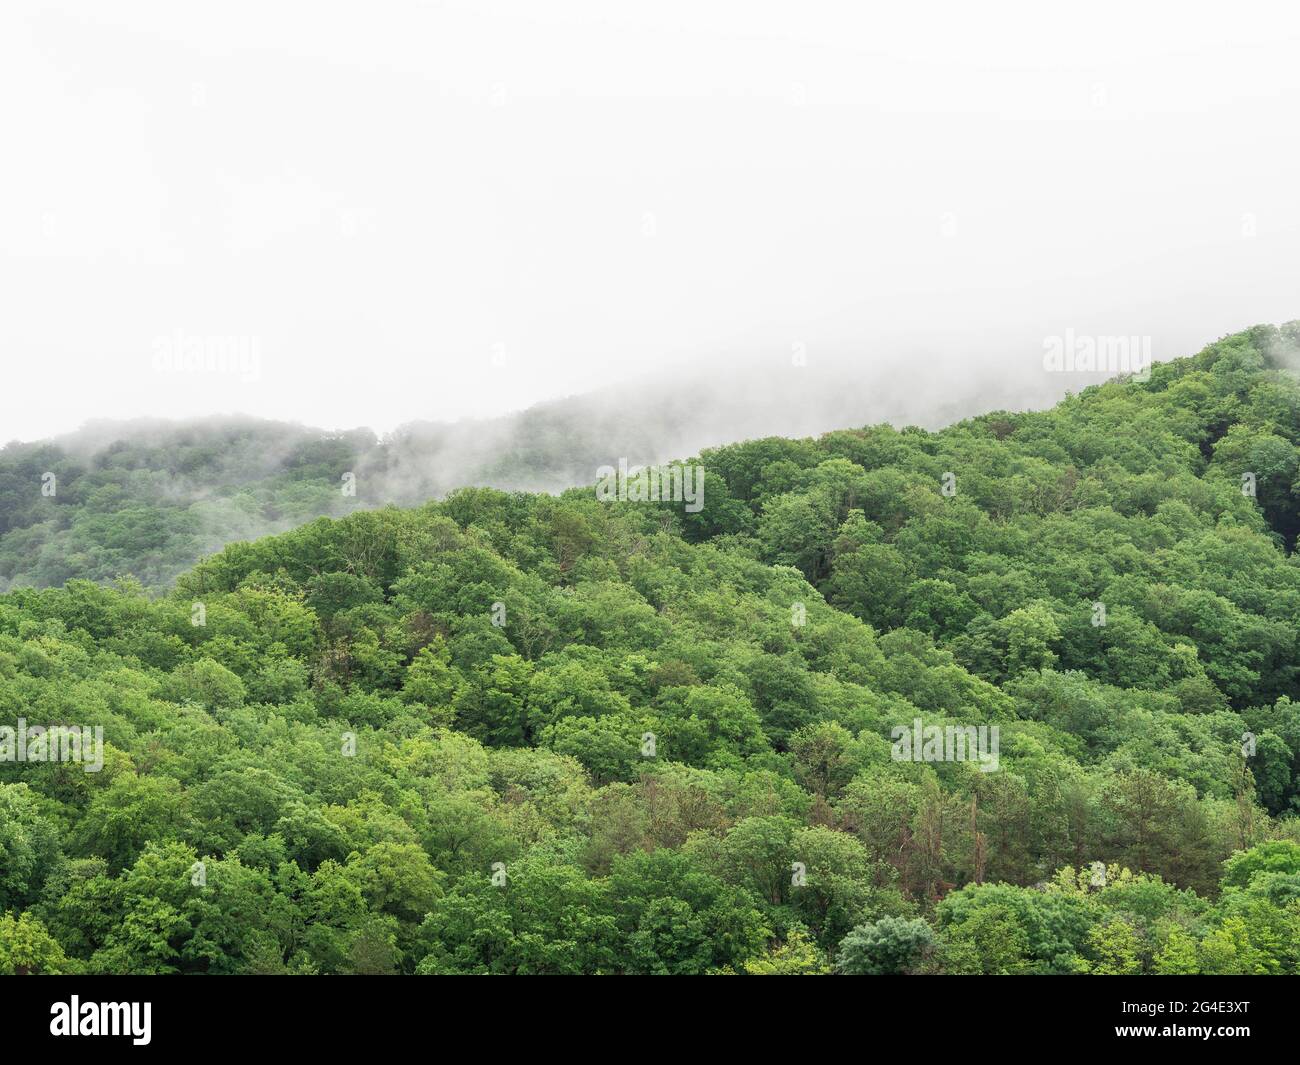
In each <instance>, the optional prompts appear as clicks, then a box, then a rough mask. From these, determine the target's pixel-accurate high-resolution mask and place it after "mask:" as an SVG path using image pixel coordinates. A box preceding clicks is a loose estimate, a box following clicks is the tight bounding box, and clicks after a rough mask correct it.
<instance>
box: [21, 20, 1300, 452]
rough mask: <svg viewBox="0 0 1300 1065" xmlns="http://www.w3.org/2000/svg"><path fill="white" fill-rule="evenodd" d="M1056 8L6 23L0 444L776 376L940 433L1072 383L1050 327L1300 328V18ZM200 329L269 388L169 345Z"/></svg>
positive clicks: (1159, 334) (1214, 332)
mask: <svg viewBox="0 0 1300 1065" xmlns="http://www.w3.org/2000/svg"><path fill="white" fill-rule="evenodd" d="M1063 17H1064V16H1063V15H1062V14H1061V12H1060V11H1059V10H1052V11H1048V10H1045V9H1043V8H1042V7H1041V5H1035V4H1030V3H1023V4H1021V3H990V4H983V5H978V7H975V6H972V5H966V4H959V3H944V4H929V5H912V6H910V7H909V8H908V9H907V10H897V9H892V8H891V9H890V10H888V11H886V12H879V13H876V12H870V11H868V10H867V9H866V6H865V5H861V4H851V3H845V4H808V3H805V4H799V5H780V4H756V3H738V2H736V3H730V2H729V3H701V2H699V0H691V2H680V3H679V2H672V0H655V2H654V3H647V2H636V3H623V4H618V5H611V4H608V3H595V2H593V3H576V2H567V0H549V2H548V3H547V4H546V5H544V9H543V7H542V5H537V4H527V3H506V2H499V3H475V4H468V3H466V4H462V3H451V2H446V3H384V4H369V5H346V6H345V5H325V4H320V3H314V4H313V3H287V2H284V3H273V4H271V3H266V2H260V3H246V2H233V3H224V4H221V5H219V6H212V7H209V8H205V9H198V8H195V7H193V6H190V5H184V6H181V5H175V4H167V3H132V2H119V3H115V4H113V5H112V7H111V10H110V9H108V8H106V7H105V6H104V5H100V4H95V3H91V2H84V3H69V2H63V3H59V2H53V3H52V2H43V3H28V2H11V3H7V4H5V5H4V7H3V9H2V10H0V99H2V100H3V101H4V102H3V104H0V143H3V145H4V155H5V165H4V166H3V168H0V292H2V293H3V297H2V299H3V311H2V313H0V357H2V358H3V360H4V363H3V365H4V371H5V386H4V389H3V392H2V393H0V394H2V395H3V400H2V401H0V437H3V438H4V439H14V438H20V439H37V438H43V437H47V436H51V435H53V434H56V433H60V432H66V431H69V430H72V429H75V428H76V427H77V426H79V425H81V424H83V423H84V422H86V421H87V420H88V419H92V418H132V417H140V416H151V417H164V418H190V417H197V416H202V415H208V414H213V413H218V412H241V413H246V414H251V415H256V416H260V417H268V418H276V419H285V420H296V421H302V422H306V423H309V424H314V425H320V426H325V427H336V428H344V427H351V426H360V425H366V426H370V427H371V428H374V429H376V430H378V431H387V430H391V429H393V428H395V427H396V426H398V425H400V424H402V423H406V422H410V421H413V420H454V419H459V418H468V417H474V418H479V417H487V416H491V415H496V414H501V413H504V412H508V411H512V410H518V409H520V408H523V407H526V406H528V405H530V404H533V403H536V402H539V401H543V400H547V399H552V398H557V397H563V396H567V395H574V394H579V393H586V392H591V391H597V390H599V389H601V388H603V387H605V386H608V385H611V384H616V383H619V382H626V381H629V380H632V379H639V380H642V381H644V380H645V379H647V378H649V379H652V380H653V381H655V382H657V383H658V385H660V386H662V390H665V391H666V394H667V395H668V396H670V397H671V395H672V388H673V382H674V381H675V380H677V379H681V380H682V381H683V382H684V383H683V387H687V385H688V384H690V382H697V381H700V380H707V381H712V382H714V383H713V384H711V385H699V384H690V387H716V388H719V389H724V388H727V387H728V382H741V381H745V380H746V379H747V378H749V377H754V378H755V379H757V378H760V377H761V378H762V379H763V380H764V381H765V382H767V383H768V386H769V394H770V392H771V390H773V389H774V390H775V394H776V395H777V396H778V397H779V396H780V394H781V390H782V388H783V385H782V382H783V380H784V378H782V376H781V375H782V374H794V373H798V374H803V375H805V377H806V378H809V379H811V380H813V381H814V382H815V381H816V380H817V379H818V375H822V377H821V380H822V381H823V382H824V386H823V387H822V388H821V389H820V392H819V390H818V389H817V387H815V386H813V387H809V386H808V383H807V382H806V381H803V382H801V383H800V387H799V389H791V390H790V395H791V397H799V398H798V399H795V398H791V399H790V400H789V402H791V403H794V402H799V403H801V404H803V406H802V407H801V409H800V410H799V412H798V418H797V419H794V418H792V419H790V420H791V421H792V422H793V421H797V422H798V425H799V426H800V427H801V428H803V427H805V426H807V427H809V428H806V429H805V430H804V431H813V428H815V427H816V426H818V425H820V426H821V427H823V428H826V429H830V428H834V427H836V425H838V424H840V422H839V421H837V420H834V421H833V420H832V419H840V418H843V417H848V416H849V413H851V412H849V413H846V412H845V411H844V410H843V409H842V404H840V405H836V406H834V407H828V408H826V409H825V410H824V411H823V410H822V409H820V408H818V407H817V406H816V403H815V401H814V400H811V399H809V397H810V396H816V395H818V394H821V395H831V394H834V393H838V394H841V398H842V393H843V390H844V388H849V387H851V388H856V389H858V390H860V394H861V395H863V396H864V397H869V396H871V395H873V394H876V393H877V392H881V393H883V392H886V391H887V392H888V393H889V395H891V396H899V395H905V396H908V397H909V399H908V403H907V404H906V406H907V407H908V409H909V411H917V412H921V413H918V414H917V415H916V416H915V420H923V421H932V420H934V419H933V418H926V417H925V416H924V412H926V411H931V412H933V411H940V410H942V411H949V410H959V411H970V412H973V411H974V410H978V409H981V408H982V407H983V406H1002V405H1007V404H1009V403H1018V402H1039V401H1041V402H1047V401H1050V399H1051V398H1053V397H1054V396H1055V395H1059V394H1062V393H1063V392H1064V391H1066V390H1067V389H1077V388H1078V387H1079V386H1080V383H1081V382H1080V381H1079V380H1077V379H1075V378H1074V377H1072V376H1071V375H1068V374H1066V375H1062V374H1055V375H1052V374H1046V373H1044V370H1043V352H1044V338H1045V337H1049V336H1055V335H1062V334H1064V333H1066V331H1067V330H1072V331H1074V332H1075V333H1078V334H1088V335H1125V336H1127V335H1137V336H1142V337H1147V338H1149V340H1150V345H1151V349H1152V351H1153V353H1154V356H1155V358H1157V359H1161V358H1169V357H1174V356H1178V355H1182V354H1187V353H1190V352H1192V351H1194V350H1196V349H1197V348H1199V347H1200V346H1202V345H1203V344H1205V343H1206V342H1208V341H1210V340H1213V339H1215V338H1216V337H1218V336H1220V335H1222V334H1224V333H1227V332H1231V331H1234V330H1237V329H1241V328H1244V327H1246V326H1248V325H1251V324H1254V323H1256V322H1280V321H1284V320H1287V319H1292V318H1296V317H1300V276H1298V273H1300V271H1298V270H1297V265H1296V264H1297V258H1296V254H1295V250H1296V247H1297V236H1298V235H1300V206H1298V199H1297V197H1296V189H1297V188H1298V187H1300V145H1298V144H1297V140H1296V137H1295V136H1294V130H1295V101H1296V99H1297V90H1300V64H1298V63H1297V62H1296V61H1295V57H1296V55H1297V44H1298V43H1300V12H1297V11H1296V10H1294V9H1285V8H1282V7H1279V6H1277V5H1271V4H1251V3H1242V4H1236V5H1234V6H1233V8H1232V10H1231V12H1230V13H1228V14H1225V12H1224V11H1223V9H1222V8H1221V6H1215V7H1211V6H1210V5H1208V4H1172V3H1170V4H1158V5H1149V7H1148V8H1147V9H1140V8H1136V7H1134V6H1133V5H1131V4H1121V3H1100V4H1091V5H1088V6H1087V7H1086V8H1080V9H1079V11H1078V12H1077V13H1076V15H1075V17H1074V19H1073V22H1072V24H1070V25H1069V29H1068V31H1066V32H1062V31H1061V30H1060V25H1061V24H1062V21H1063ZM196 338H197V339H198V340H199V341H201V342H204V341H207V340H210V339H211V338H218V339H220V338H236V343H245V344H247V345H250V347H249V350H251V351H255V352H256V353H257V361H256V367H255V372H240V370H239V369H238V367H235V368H233V369H232V368H231V367H229V366H228V367H227V368H226V369H224V370H223V369H221V368H220V367H218V368H216V369H202V368H200V369H193V368H190V369H187V368H186V367H185V365H184V364H183V360H177V361H176V362H175V363H172V362H170V361H169V360H170V359H171V358H172V352H173V348H178V349H183V348H184V346H185V345H186V344H187V343H189V342H191V341H193V340H195V339H196ZM714 366H716V367H719V368H721V367H726V369H725V370H723V369H718V370H717V372H716V373H714V374H712V375H711V376H709V375H707V374H706V375H705V376H704V377H703V378H701V377H700V376H699V373H700V372H701V371H702V370H705V369H707V368H709V367H714ZM688 379H689V380H688ZM846 380H851V382H852V385H851V386H850V385H843V386H842V382H845V381H846ZM651 394H653V395H654V396H655V398H654V401H655V402H663V399H662V395H663V394H664V392H663V391H655V392H654V393H651V392H649V391H647V392H642V391H641V390H640V388H639V387H634V386H629V387H626V388H624V389H622V390H620V393H619V396H620V397H621V398H620V399H618V400H613V401H611V402H624V403H627V404H635V403H637V402H638V401H639V397H641V396H643V395H645V396H649V395H651ZM645 401H649V400H648V399H647V400H645ZM719 409H722V408H719ZM887 413H888V412H887ZM823 414H824V415H825V417H822V415H823ZM733 430H734V431H733ZM742 430H743V431H744V432H748V431H749V430H750V426H749V424H748V423H746V424H745V425H744V426H741V425H739V424H736V425H731V424H720V423H717V422H713V423H710V424H708V425H707V426H701V427H700V432H699V433H697V434H696V435H697V436H699V437H701V438H707V440H708V442H715V441H721V440H725V439H729V438H734V436H735V435H737V434H739V433H740V432H742Z"/></svg>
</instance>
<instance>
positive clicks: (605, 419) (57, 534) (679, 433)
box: [0, 357, 1097, 591]
mask: <svg viewBox="0 0 1300 1065" xmlns="http://www.w3.org/2000/svg"><path fill="white" fill-rule="evenodd" d="M874 361H875V362H876V363H878V365H876V366H875V368H874V370H867V369H865V368H864V367H862V366H861V365H859V364H857V363H855V362H844V361H838V362H836V361H828V360H822V361H820V362H814V364H813V365H812V366H804V367H799V368H795V367H792V366H791V365H790V361H789V358H788V357H787V358H786V360H785V361H784V362H780V361H777V360H773V359H766V360H760V361H759V362H757V363H755V362H753V361H751V362H749V363H747V364H745V365H744V366H737V367H734V368H732V369H729V370H728V369H719V368H718V367H716V366H709V367H699V368H688V369H685V370H684V369H682V368H680V367H674V368H671V370H670V371H668V372H665V373H663V374H659V375H656V376H653V377H651V378H648V379H645V380H641V381H635V382H632V383H630V384H628V385H625V386H621V387H617V388H615V387H605V388H602V389H596V390H595V391H593V392H591V393H588V394H586V395H580V396H573V397H570V398H568V399H563V400H556V401H553V402H548V403H540V404H537V405H536V406H533V407H530V408H528V409H527V410H524V411H520V412H518V413H516V414H511V415H507V416H503V417H500V418H491V419H482V420H471V421H463V422H456V423H450V424H447V423H436V422H415V423H411V424H409V425H404V426H401V427H400V428H398V429H397V430H395V431H394V432H392V433H388V434H386V435H384V436H383V437H379V436H376V434H375V433H373V432H372V431H370V430H369V429H354V430H351V431H346V432H331V431H327V430H323V429H316V428H311V427H307V426H302V425H294V424H288V423H283V422H274V421H265V420H261V419H255V418H248V417H211V418H206V419H201V420H198V421H192V422H173V421H166V420H161V419H156V420H146V421H128V422H114V421H100V422H93V423H91V424H89V425H87V426H85V427H83V428H82V429H81V430H79V431H77V432H75V433H70V434H67V435H64V436H60V437H55V438H53V439H51V440H46V441H37V442H29V443H19V442H14V443H10V444H8V445H7V446H5V447H3V448H0V590H8V589H9V588H14V587H37V588H47V587H56V586H58V585H61V584H63V583H64V582H65V581H69V580H76V579H86V580H95V581H112V580H116V579H118V578H122V577H131V578H134V579H135V580H138V581H139V582H140V583H142V584H143V585H144V586H145V588H146V589H149V590H153V591H160V590H163V589H165V588H167V587H168V586H169V585H170V584H171V582H172V580H174V579H175V578H176V577H177V576H178V575H179V574H181V573H183V572H184V571H185V570H187V569H189V568H190V567H191V566H193V565H194V564H195V563H196V562H197V561H198V560H199V559H200V558H202V557H204V556H205V555H209V554H212V553H213V552H215V551H218V550H220V549H221V548H222V547H224V546H225V545H226V544H228V543H231V542H232V541H237V540H251V539H256V538H257V537H259V536H265V535H269V534H272V533H277V532H284V531H286V530H288V529H291V528H293V527H295V526H297V525H301V524H302V523H303V522H305V521H309V520H311V519H312V518H315V517H320V516H327V517H341V516H342V515H344V514H347V513H350V512H352V511H353V510H358V509H366V508H373V507H377V506H382V505H384V504H387V503H396V504H399V505H405V506H411V505H417V504H420V503H424V502H427V501H428V500H430V499H436V498H441V497H443V496H445V495H446V494H447V493H448V492H450V491H452V490H454V489H457V488H463V487H467V486H477V487H493V488H501V489H504V490H507V491H530V492H561V491H563V490H564V489H566V488H571V487H573V486H575V485H584V484H590V483H591V481H592V478H593V476H594V474H595V471H596V469H597V468H598V467H600V466H602V465H605V464H606V463H610V462H616V461H617V460H618V458H619V457H622V456H627V457H628V458H629V459H630V460H631V461H632V462H635V463H646V462H662V461H668V460H670V459H673V458H677V457H679V456H682V455H689V454H693V453H695V452H698V451H699V450H700V449H702V448H704V447H709V446H713V445H718V444H723V443H730V442H732V441H735V440H745V439H752V438H757V437H766V436H772V435H777V436H803V435H805V434H808V433H817V432H822V431H824V430H825V429H826V428H827V427H829V426H837V425H862V424H865V423H867V422H875V421H889V422H891V423H893V424H896V425H906V424H911V423H915V424H919V425H926V426H930V427H937V426H940V425H943V424H945V423H947V422H949V421H953V420H955V419H957V418H960V417H963V416H966V415H970V414H975V413H978V412H980V411H982V410H985V409H987V405H988V403H989V402H990V400H991V399H992V400H995V401H996V402H999V403H1005V404H1009V405H1016V406H1043V405H1046V404H1048V403H1051V402H1054V401H1055V400H1056V399H1057V398H1059V396H1060V394H1061V393H1063V392H1064V390H1065V387H1066V381H1065V379H1063V378H1062V377H1061V376H1060V375H1042V374H1039V375H1031V376H1030V377H1029V378H1027V379H1024V380H1020V381H1019V383H1017V378H1016V376H1015V375H1011V376H1009V377H1008V379H1007V380H1006V381H1004V382H1002V383H1001V384H999V385H996V386H994V385H991V384H990V383H989V382H988V381H985V380H983V379H981V378H980V377H979V376H978V374H977V367H974V366H966V367H965V371H964V374H963V373H962V372H961V371H960V370H958V369H957V368H953V367H946V368H944V369H942V370H941V369H940V368H939V367H936V366H929V367H926V366H925V365H924V364H921V365H918V364H917V363H915V362H913V363H911V364H909V365H908V367H907V368H906V371H905V372H904V371H903V370H902V368H896V370H895V372H890V370H889V367H888V365H880V364H879V363H880V362H881V360H880V359H879V358H877V359H875V360H874ZM1093 376H1094V377H1096V376H1097V375H1093ZM1070 380H1071V381H1075V380H1076V378H1073V377H1072V378H1070ZM1078 380H1081V381H1082V382H1084V383H1086V382H1087V381H1088V380H1089V378H1088V377H1087V376H1084V377H1082V378H1081V379H1078ZM939 384H941V386H942V387H934V386H936V385H939ZM349 473H350V474H353V475H354V480H353V481H352V482H350V486H349V487H350V489H351V491H352V493H353V494H349V495H344V494H343V476H344V474H349ZM47 474H53V476H54V481H53V485H52V487H53V489H54V491H53V494H50V493H49V492H48V491H47V490H46V487H45V486H46V484H47V481H48V478H47V476H46V475H47Z"/></svg>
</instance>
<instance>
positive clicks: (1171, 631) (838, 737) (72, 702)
mask: <svg viewBox="0 0 1300 1065" xmlns="http://www.w3.org/2000/svg"><path fill="white" fill-rule="evenodd" d="M1295 332H1296V331H1295V329H1294V327H1291V328H1289V329H1284V330H1283V331H1281V332H1279V331H1277V330H1272V329H1268V328H1261V329H1256V330H1252V331H1250V332H1248V333H1244V334H1240V335H1238V336H1234V337H1229V338H1227V339H1225V340H1223V341H1221V342H1220V343H1218V344H1215V345H1212V346H1211V347H1210V348H1208V349H1207V350H1206V351H1204V352H1202V353H1201V354H1200V355H1198V356H1196V357H1195V358H1191V359H1184V360H1180V361H1177V362H1174V363H1169V364H1164V365H1161V366H1158V367H1156V368H1155V370H1154V371H1153V373H1152V376H1151V380H1150V381H1149V382H1146V383H1137V382H1132V381H1127V382H1125V381H1117V382H1112V383H1109V384H1106V385H1104V386H1102V387H1099V388H1093V389H1089V390H1087V391H1085V392H1084V393H1083V394H1081V395H1079V396H1075V397H1071V398H1069V399H1067V400H1066V401H1065V402H1063V403H1061V404H1060V405H1059V406H1057V407H1056V408H1055V409H1053V410H1051V411H1046V412H1042V413H1033V414H991V415H986V416H982V417H979V418H974V419H971V420H969V421H966V422H962V423H959V424H957V425H955V426H952V427H951V428H949V429H946V430H943V431H941V432H937V433H929V432H925V431H922V430H906V431H898V430H895V429H893V428H890V427H888V426H877V427H873V428H870V429H864V430H857V431H849V432H837V433H831V434H828V435H827V436H825V437H822V438H820V439H817V440H785V439H768V440H760V441H755V442H750V443H746V444H740V445H735V446H729V447H722V448H718V449H714V450H706V451H705V452H703V453H702V454H701V455H700V456H699V460H698V461H699V463H700V464H702V465H703V466H704V468H705V469H706V471H707V473H706V480H705V498H704V507H703V509H702V510H700V511H699V512H698V513H687V512H685V510H684V508H683V506H682V505H681V504H680V503H678V504H672V503H633V502H622V503H620V502H613V503H607V502H601V501H600V500H598V499H597V498H596V494H595V493H594V492H593V491H592V490H591V489H590V488H587V489H574V490H572V491H569V492H566V493H564V494H563V495H562V496H560V497H558V498H554V497H550V496H530V495H526V494H507V493H503V492H500V491H495V490H491V489H467V490H463V491H459V492H455V493H453V494H452V495H451V496H450V497H449V498H448V499H447V500H445V501H443V502H438V503H430V504H427V505H425V506H423V507H420V508H418V509H414V510H399V509H396V508H388V509H384V510H379V511H367V512H361V513H355V514H351V515H349V516H347V517H345V518H343V519H341V520H329V519H321V520H317V521H313V522H311V523H310V524H308V525H305V526H303V527H301V528H298V529H295V530H293V531H291V532H287V533H285V534H283V535H279V536H274V537H270V538H266V539H262V540H259V541H257V542H254V543H239V544H232V545H231V546H229V547H227V548H226V549H225V550H224V551H222V552H221V553H220V554H218V555H216V556H214V557H213V558H211V559H208V560H206V561H204V562H203V563H201V564H200V565H198V566H197V567H195V568H194V569H193V570H192V571H190V572H189V573H187V574H185V575H183V576H182V577H181V578H180V579H179V580H178V581H177V583H176V587H175V589H174V590H173V591H172V592H170V593H169V594H167V595H166V596H163V597H161V598H159V599H157V600H150V599H148V598H146V597H145V596H143V595H142V594H140V593H139V592H138V591H134V590H132V589H129V588H127V589H112V588H108V587H104V586H101V585H96V584H92V583H89V582H83V581H74V582H71V583H69V584H68V585H67V586H66V587H64V588H61V589H51V590H45V591H32V590H18V591H14V592H11V593H9V594H8V595H5V596H0V705H2V706H3V707H4V715H5V719H7V720H12V719H13V718H15V717H17V716H18V715H20V714H21V715H23V716H25V718H26V719H27V721H29V722H39V723H41V724H49V723H62V724H69V725H71V724H82V725H102V727H103V729H104V737H105V740H106V742H107V744H108V747H107V750H106V752H105V756H104V762H103V768H102V771H100V772H96V773H85V772H82V771H81V767H78V766H76V765H69V764H66V763H39V762H31V761H29V762H3V761H0V848H3V849H4V861H3V862H0V910H6V911H9V916H7V917H5V918H3V919H0V970H3V968H4V967H5V966H6V965H8V966H9V967H10V968H19V967H21V968H24V969H36V970H50V971H57V970H61V969H78V968H84V969H89V970H91V971H105V972H128V971H129V972H152V971H184V972H217V973H220V972H277V971H294V972H326V973H328V972H389V971H401V972H414V971H418V972H514V973H534V972H631V973H648V972H674V973H686V972H703V971H709V970H717V971H744V972H757V973H768V972H818V971H825V970H826V969H827V968H828V967H829V966H830V965H832V964H834V965H836V966H838V967H839V968H840V969H841V970H842V971H849V972H862V971H867V972H871V971H876V972H881V971H883V972H893V971H941V972H952V973H997V972H1041V973H1065V972H1093V973H1098V974H1107V973H1123V972H1137V971H1156V972H1205V973H1218V972H1259V973H1281V972H1287V973H1295V972H1297V971H1298V970H1300V904H1297V902H1296V899H1297V898H1300V820H1297V817H1296V813H1297V810H1298V809H1300V774H1298V772H1297V771H1298V770H1300V764H1298V762H1297V754H1298V753H1300V702H1298V701H1297V700H1300V692H1298V691H1297V688H1298V680H1297V673H1296V667H1297V648H1296V634H1297V630H1298V629H1300V565H1298V564H1297V561H1296V558H1295V556H1293V555H1288V554H1287V552H1286V545H1287V542H1288V540H1289V539H1290V538H1292V537H1293V536H1294V532H1295V529H1296V526H1297V520H1296V515H1297V507H1296V494H1295V491H1294V486H1295V481H1296V474H1297V462H1298V460H1300V446H1298V445H1300V389H1298V388H1297V385H1296V382H1295V380H1294V379H1293V378H1292V377H1290V376H1289V375H1287V374H1286V373H1284V372H1281V371H1280V370H1279V369H1278V368H1277V366H1276V365H1274V364H1273V363H1272V362H1271V361H1270V355H1269V353H1270V352H1272V351H1274V350H1276V348H1277V347H1278V345H1279V344H1280V343H1284V342H1285V343H1293V342H1294V340H1295ZM1246 474H1250V475H1252V478H1248V479H1246V480H1245V481H1243V475H1246ZM945 475H951V476H945ZM1252 482H1253V485H1254V495H1249V494H1243V484H1247V483H1252ZM936 726H937V727H940V728H941V729H942V728H954V729H955V728H961V729H967V728H969V729H972V730H975V731H972V732H962V733H961V736H962V737H963V742H966V741H971V742H978V743H979V744H980V747H979V753H980V755H981V757H979V758H975V757H971V756H970V755H971V753H972V752H970V751H967V752H966V755H967V756H966V757H960V758H959V757H957V752H958V751H959V750H960V748H958V747H956V746H955V745H953V744H952V743H951V741H949V745H948V746H947V747H945V745H944V743H943V742H940V743H939V745H938V746H937V747H934V746H931V745H930V744H929V743H928V742H927V743H926V744H920V743H918V744H917V745H916V746H915V747H911V746H910V742H909V745H908V746H907V747H906V748H904V746H903V745H902V744H903V736H904V735H906V736H908V737H909V741H910V737H911V736H912V735H913V734H914V733H913V730H914V729H916V730H924V729H926V728H934V727H936ZM979 730H983V731H979ZM922 735H926V734H925V733H923V732H922ZM950 735H955V733H952V734H950ZM994 737H996V740H995V739H994ZM994 743H996V746H993V744H994ZM1094 863H1100V864H1094ZM15 959H17V960H15Z"/></svg>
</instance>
